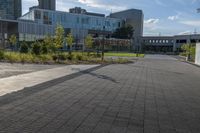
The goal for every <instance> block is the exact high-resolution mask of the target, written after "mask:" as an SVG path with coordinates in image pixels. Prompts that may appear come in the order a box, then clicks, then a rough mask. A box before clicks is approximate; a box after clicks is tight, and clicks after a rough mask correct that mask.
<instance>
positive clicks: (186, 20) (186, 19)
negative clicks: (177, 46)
mask: <svg viewBox="0 0 200 133" xmlns="http://www.w3.org/2000/svg"><path fill="white" fill-rule="evenodd" d="M22 1H23V13H25V12H27V11H28V8H29V7H30V6H33V5H37V0H22ZM75 6H79V7H82V8H85V9H87V10H88V11H93V12H100V13H105V14H107V15H108V14H109V13H110V12H116V11H120V10H125V9H129V8H136V9H142V10H143V12H144V16H145V18H144V19H145V20H144V35H159V34H161V35H176V34H189V33H194V31H196V32H197V33H200V14H198V13H197V11H196V9H197V8H198V7H200V0H57V10H61V11H68V9H69V8H72V7H75Z"/></svg>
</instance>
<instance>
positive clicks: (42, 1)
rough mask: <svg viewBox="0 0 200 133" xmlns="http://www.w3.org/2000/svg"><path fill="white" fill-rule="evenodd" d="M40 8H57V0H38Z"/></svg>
mask: <svg viewBox="0 0 200 133" xmlns="http://www.w3.org/2000/svg"><path fill="white" fill-rule="evenodd" d="M38 2H39V6H38V7H39V8H40V9H47V10H56V0H38Z"/></svg>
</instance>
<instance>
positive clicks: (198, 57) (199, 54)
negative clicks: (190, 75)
mask: <svg viewBox="0 0 200 133" xmlns="http://www.w3.org/2000/svg"><path fill="white" fill-rule="evenodd" d="M195 63H196V64H197V65H200V43H197V44H196V56H195Z"/></svg>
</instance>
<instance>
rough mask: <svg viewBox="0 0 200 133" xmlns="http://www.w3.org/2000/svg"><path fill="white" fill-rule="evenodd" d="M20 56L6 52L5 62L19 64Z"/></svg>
mask: <svg viewBox="0 0 200 133" xmlns="http://www.w3.org/2000/svg"><path fill="white" fill-rule="evenodd" d="M20 55H21V54H20V53H14V52H6V53H5V60H7V61H9V62H11V63H13V62H21V56H20Z"/></svg>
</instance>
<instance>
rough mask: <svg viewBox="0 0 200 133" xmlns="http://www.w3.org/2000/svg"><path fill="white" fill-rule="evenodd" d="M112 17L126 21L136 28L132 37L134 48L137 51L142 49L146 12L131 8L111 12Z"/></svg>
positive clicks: (126, 23)
mask: <svg viewBox="0 0 200 133" xmlns="http://www.w3.org/2000/svg"><path fill="white" fill-rule="evenodd" d="M110 17H111V18H118V19H121V20H123V21H124V23H125V25H131V26H132V27H133V29H134V34H133V37H132V43H133V48H134V50H135V51H141V50H142V45H141V39H142V36H143V22H144V14H143V11H142V10H138V9H129V10H125V11H120V12H116V13H111V14H110Z"/></svg>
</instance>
